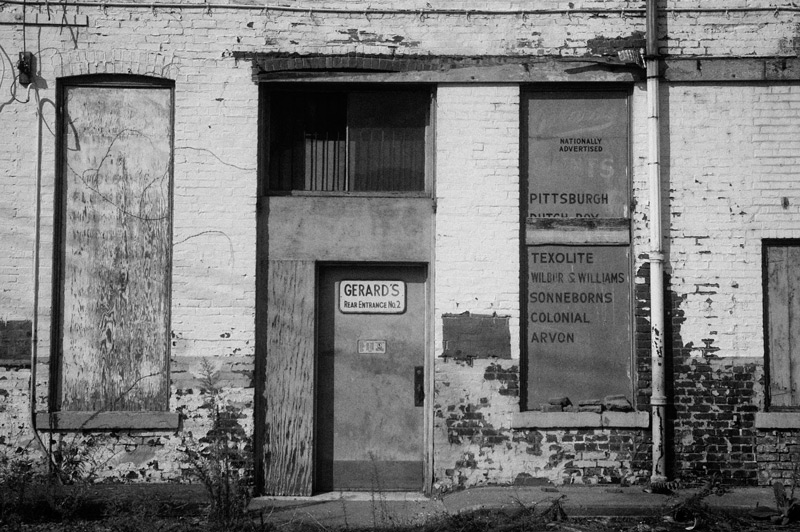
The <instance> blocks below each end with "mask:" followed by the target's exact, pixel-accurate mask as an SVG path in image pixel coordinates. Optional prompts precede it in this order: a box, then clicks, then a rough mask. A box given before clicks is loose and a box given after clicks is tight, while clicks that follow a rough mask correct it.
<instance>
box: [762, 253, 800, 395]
mask: <svg viewBox="0 0 800 532" xmlns="http://www.w3.org/2000/svg"><path fill="white" fill-rule="evenodd" d="M764 259H765V263H766V264H765V267H766V284H767V286H766V291H767V293H766V301H765V310H766V320H767V324H766V327H767V344H768V345H767V349H768V353H769V395H770V407H771V408H773V409H775V408H777V409H780V408H792V407H794V408H796V407H800V354H798V352H797V349H798V347H799V346H800V324H799V323H798V320H799V319H800V242H798V241H785V242H767V243H766V244H765V247H764Z"/></svg>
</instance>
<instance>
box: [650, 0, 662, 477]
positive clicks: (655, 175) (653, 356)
mask: <svg viewBox="0 0 800 532" xmlns="http://www.w3.org/2000/svg"><path fill="white" fill-rule="evenodd" d="M646 8H647V28H646V29H647V48H646V51H645V62H646V66H647V109H648V114H647V139H648V180H649V184H650V213H649V216H650V253H649V260H650V340H651V344H650V365H651V376H652V382H651V389H652V391H651V395H650V406H651V408H652V419H651V427H652V440H653V470H652V474H651V477H650V481H651V482H663V481H665V480H666V479H667V472H666V466H667V460H666V428H667V424H666V409H667V397H666V393H665V389H666V372H665V369H664V250H663V245H662V229H661V131H660V120H659V101H660V100H659V89H660V82H659V72H658V70H659V57H658V32H657V29H658V23H657V20H658V9H657V6H656V0H647V4H646Z"/></svg>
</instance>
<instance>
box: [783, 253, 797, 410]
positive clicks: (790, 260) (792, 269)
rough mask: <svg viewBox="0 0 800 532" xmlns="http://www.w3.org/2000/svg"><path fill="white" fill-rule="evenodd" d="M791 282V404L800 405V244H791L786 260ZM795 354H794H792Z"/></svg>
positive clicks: (787, 273)
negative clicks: (799, 324)
mask: <svg viewBox="0 0 800 532" xmlns="http://www.w3.org/2000/svg"><path fill="white" fill-rule="evenodd" d="M786 264H787V266H788V268H787V269H788V271H787V272H786V278H787V280H788V284H789V318H788V319H789V353H788V355H789V356H788V357H787V358H789V383H790V384H789V387H790V390H789V396H790V399H789V400H790V401H791V406H798V405H800V354H798V351H797V349H798V347H800V326H798V320H800V246H791V247H789V250H788V256H787V260H786ZM792 355H793V356H792Z"/></svg>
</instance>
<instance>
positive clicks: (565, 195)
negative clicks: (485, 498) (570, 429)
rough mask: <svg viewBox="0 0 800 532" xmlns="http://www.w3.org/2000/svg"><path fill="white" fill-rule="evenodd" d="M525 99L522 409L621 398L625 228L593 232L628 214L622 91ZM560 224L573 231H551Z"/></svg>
mask: <svg viewBox="0 0 800 532" xmlns="http://www.w3.org/2000/svg"><path fill="white" fill-rule="evenodd" d="M527 105H528V109H527V120H528V143H527V149H528V157H527V160H526V161H525V162H526V164H527V175H528V187H527V190H526V193H527V206H528V212H527V219H528V224H527V228H526V230H527V231H528V232H529V233H530V232H531V231H533V232H537V233H536V234H535V236H536V238H530V236H531V235H530V234H529V235H528V236H529V238H528V242H529V243H531V242H536V244H537V245H529V246H528V247H527V250H526V260H527V272H526V274H527V276H526V281H525V284H526V286H527V289H526V293H525V296H524V297H525V298H526V301H525V308H526V312H527V323H526V335H527V339H526V340H527V347H528V382H527V408H528V409H540V408H542V405H543V404H547V403H548V402H549V401H550V400H551V399H553V398H563V397H568V398H569V399H570V402H571V403H572V404H573V405H575V406H576V407H577V406H578V405H579V403H581V402H585V403H587V404H596V403H597V402H598V400H602V399H603V398H604V397H607V396H609V395H625V396H626V397H630V395H631V351H632V341H631V281H630V277H631V273H630V246H629V245H628V242H629V233H628V229H626V224H621V225H620V224H619V223H617V225H616V227H620V228H621V231H622V234H623V235H624V237H622V238H620V239H617V240H615V241H614V244H615V245H608V244H609V242H608V241H603V240H602V239H601V238H600V234H599V232H598V231H596V228H597V227H600V226H601V225H602V224H603V223H605V224H608V223H609V219H612V220H616V221H620V220H621V219H622V220H624V219H628V218H630V212H629V204H630V202H629V185H628V183H629V178H628V157H629V156H628V107H627V94H626V93H625V92H622V91H606V92H561V93H555V92H546V93H532V94H530V97H529V99H528V100H527ZM542 219H550V221H549V222H546V223H545V222H542V221H540V220H542ZM593 221H594V222H597V224H596V225H595V224H594V222H593ZM562 222H563V224H564V225H562V227H568V228H576V229H579V230H580V238H579V239H578V240H576V239H575V237H572V236H570V237H569V238H570V240H564V239H565V238H567V236H564V235H568V232H567V233H565V232H564V231H562V232H560V233H557V232H552V228H554V227H556V226H557V224H561V223H562ZM552 224H556V225H552ZM627 227H629V225H628V226H627ZM547 231H551V233H550V235H555V236H547V235H548V233H547ZM573 234H574V233H573ZM542 235H545V236H546V238H540V237H541V236H542ZM539 242H541V244H540V243H539Z"/></svg>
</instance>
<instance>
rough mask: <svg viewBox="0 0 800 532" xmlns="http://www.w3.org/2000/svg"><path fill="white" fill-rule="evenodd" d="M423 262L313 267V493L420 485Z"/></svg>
mask: <svg viewBox="0 0 800 532" xmlns="http://www.w3.org/2000/svg"><path fill="white" fill-rule="evenodd" d="M426 276H427V274H426V269H425V267H424V266H376V265H370V266H362V265H358V266H351V265H336V266H325V267H322V268H321V269H320V272H319V285H318V286H319V299H318V301H319V306H318V309H319V310H318V315H317V319H318V324H317V331H318V339H317V397H316V449H315V450H316V460H315V463H316V468H315V481H316V483H315V490H316V491H328V490H334V489H336V490H340V489H341V490H348V489H352V490H415V491H416V490H421V489H422V482H423V408H422V404H423V400H424V389H425V388H424V373H423V364H424V352H425V308H426V305H425V299H426V296H425V286H426V284H425V281H426Z"/></svg>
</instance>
